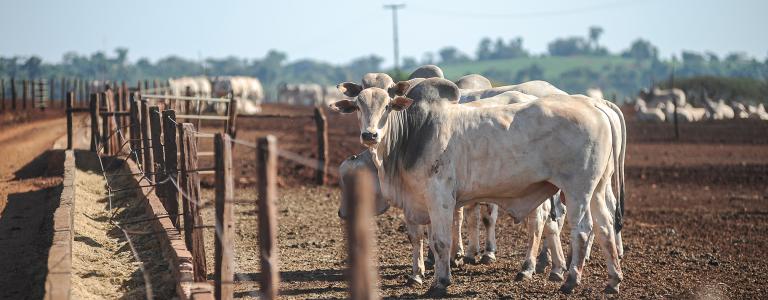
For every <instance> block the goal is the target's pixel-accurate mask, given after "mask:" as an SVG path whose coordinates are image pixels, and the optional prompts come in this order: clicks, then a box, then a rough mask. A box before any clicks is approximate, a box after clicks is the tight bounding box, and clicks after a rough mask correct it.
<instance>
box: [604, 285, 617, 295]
mask: <svg viewBox="0 0 768 300" xmlns="http://www.w3.org/2000/svg"><path fill="white" fill-rule="evenodd" d="M605 293H606V294H618V293H619V286H618V285H617V286H612V285H610V284H609V285H606V286H605Z"/></svg>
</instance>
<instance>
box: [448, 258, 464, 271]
mask: <svg viewBox="0 0 768 300" xmlns="http://www.w3.org/2000/svg"><path fill="white" fill-rule="evenodd" d="M463 265H464V257H462V256H456V258H455V259H451V268H461V266H463Z"/></svg>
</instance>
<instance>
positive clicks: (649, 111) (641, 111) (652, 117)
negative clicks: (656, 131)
mask: <svg viewBox="0 0 768 300" xmlns="http://www.w3.org/2000/svg"><path fill="white" fill-rule="evenodd" d="M635 115H636V116H637V120H638V121H643V122H655V123H663V122H664V120H666V114H665V112H664V110H662V109H661V108H658V107H651V108H648V107H647V106H646V103H645V100H643V99H642V98H637V99H636V100H635Z"/></svg>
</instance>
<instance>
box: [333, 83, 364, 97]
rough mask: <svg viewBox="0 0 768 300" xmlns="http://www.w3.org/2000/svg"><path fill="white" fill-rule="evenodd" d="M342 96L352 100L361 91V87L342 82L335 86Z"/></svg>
mask: <svg viewBox="0 0 768 300" xmlns="http://www.w3.org/2000/svg"><path fill="white" fill-rule="evenodd" d="M336 88H337V89H339V91H340V92H341V93H342V94H344V96H347V97H350V98H354V97H357V95H359V94H360V92H362V91H363V86H362V85H359V84H357V83H354V82H342V83H340V84H339V85H337V86H336Z"/></svg>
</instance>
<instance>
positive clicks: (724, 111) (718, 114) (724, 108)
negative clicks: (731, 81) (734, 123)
mask: <svg viewBox="0 0 768 300" xmlns="http://www.w3.org/2000/svg"><path fill="white" fill-rule="evenodd" d="M704 100H705V102H706V104H707V112H708V114H709V118H710V119H712V120H728V119H733V118H734V117H735V115H736V114H735V112H734V111H733V108H731V107H730V106H728V105H727V104H725V100H723V99H720V100H718V101H712V100H710V99H708V98H705V99H704Z"/></svg>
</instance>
